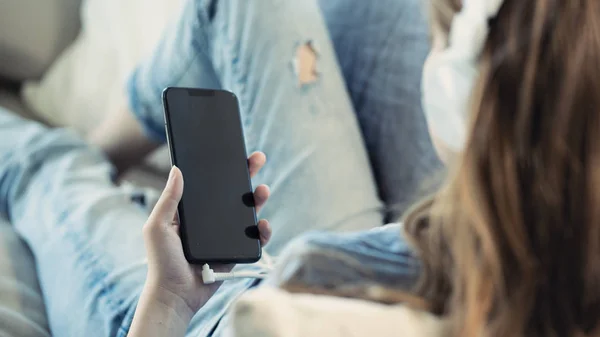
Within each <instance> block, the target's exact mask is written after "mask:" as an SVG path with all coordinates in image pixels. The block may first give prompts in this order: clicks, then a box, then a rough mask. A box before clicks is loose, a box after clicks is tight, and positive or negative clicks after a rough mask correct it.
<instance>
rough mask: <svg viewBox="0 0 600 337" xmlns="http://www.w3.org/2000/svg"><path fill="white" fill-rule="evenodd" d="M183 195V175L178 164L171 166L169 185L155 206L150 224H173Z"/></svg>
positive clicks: (149, 219)
mask: <svg viewBox="0 0 600 337" xmlns="http://www.w3.org/2000/svg"><path fill="white" fill-rule="evenodd" d="M182 195H183V175H182V174H181V171H180V170H179V168H177V166H173V167H172V168H171V172H170V173H169V179H168V180H167V185H166V186H165V189H164V190H163V192H162V194H161V195H160V198H159V199H158V202H157V203H156V205H155V206H154V209H153V210H152V213H151V214H150V217H149V218H148V223H149V224H150V225H159V226H160V225H164V224H167V223H168V224H171V222H172V221H173V218H174V217H175V214H177V205H179V201H180V200H181V196H182Z"/></svg>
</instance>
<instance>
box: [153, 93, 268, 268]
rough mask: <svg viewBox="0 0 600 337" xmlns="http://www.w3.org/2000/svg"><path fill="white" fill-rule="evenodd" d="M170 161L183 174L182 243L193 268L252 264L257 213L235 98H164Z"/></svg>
mask: <svg viewBox="0 0 600 337" xmlns="http://www.w3.org/2000/svg"><path fill="white" fill-rule="evenodd" d="M163 100H164V106H165V124H166V125H165V126H166V131H167V136H168V140H169V147H170V150H171V161H172V163H173V164H174V165H176V166H177V167H179V169H180V170H181V172H182V173H183V178H184V191H183V197H182V200H181V202H180V204H179V221H180V224H181V237H182V242H183V248H184V252H185V255H186V258H187V259H188V261H189V262H192V263H203V262H223V263H244V262H247V263H249V262H255V261H257V260H258V259H259V258H260V251H261V250H260V243H259V241H258V237H257V233H258V231H257V228H256V213H255V209H254V203H253V197H252V185H251V182H250V176H249V171H248V163H247V154H246V147H245V143H244V135H243V129H242V123H241V118H240V113H239V106H238V101H237V98H236V97H235V95H234V94H232V93H230V92H227V91H220V90H203V89H187V88H168V89H166V90H165V92H164V94H163Z"/></svg>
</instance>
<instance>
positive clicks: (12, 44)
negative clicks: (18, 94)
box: [0, 0, 81, 81]
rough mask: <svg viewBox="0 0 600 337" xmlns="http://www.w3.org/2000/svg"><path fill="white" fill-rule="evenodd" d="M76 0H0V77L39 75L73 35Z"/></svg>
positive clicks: (75, 18)
mask: <svg viewBox="0 0 600 337" xmlns="http://www.w3.org/2000/svg"><path fill="white" fill-rule="evenodd" d="M80 1H81V0H44V1H39V0H19V1H0V77H5V78H9V79H12V80H15V81H22V80H25V79H32V78H38V77H40V76H41V75H42V74H43V72H44V71H45V70H46V68H47V67H48V66H49V65H50V64H51V63H52V62H53V61H54V59H55V58H56V57H57V56H58V54H59V53H60V52H61V51H62V50H63V49H64V48H65V47H66V46H67V45H68V44H69V43H70V42H71V41H72V40H73V39H74V38H75V36H76V35H77V32H78V31H79V2H80Z"/></svg>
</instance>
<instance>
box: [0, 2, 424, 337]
mask: <svg viewBox="0 0 600 337" xmlns="http://www.w3.org/2000/svg"><path fill="white" fill-rule="evenodd" d="M307 41H311V42H312V43H313V44H314V46H315V48H316V51H317V55H318V69H319V73H318V80H317V81H316V82H315V83H311V84H306V85H300V84H299V82H298V78H297V74H296V73H295V71H294V70H295V69H294V55H295V51H296V49H297V47H298V46H299V45H301V44H302V43H305V42H307ZM166 86H191V87H205V88H207V87H208V88H224V89H229V90H231V91H234V92H235V93H236V94H237V95H238V97H239V98H240V103H241V110H242V117H243V120H244V128H245V135H246V143H247V147H248V150H249V151H254V150H263V151H265V153H266V154H267V157H268V158H269V164H268V165H267V167H266V168H265V169H264V170H263V171H262V172H261V174H260V175H259V176H258V177H256V179H254V181H253V184H255V185H257V184H260V183H267V184H269V185H270V186H271V189H272V198H271V200H270V202H269V204H268V205H267V206H266V207H265V208H264V209H263V210H262V213H261V214H260V216H261V217H264V218H268V219H269V220H270V221H271V223H272V226H273V229H274V235H273V240H272V243H271V244H270V245H269V246H268V247H267V251H266V254H265V256H269V254H270V255H272V256H279V255H282V254H283V255H287V256H291V255H293V254H294V253H293V251H296V252H298V250H299V249H301V247H305V248H307V249H313V248H311V247H316V248H314V249H317V250H319V251H324V250H330V251H335V252H338V253H339V255H338V256H343V257H344V258H343V259H346V258H345V257H347V259H350V260H357V261H360V264H361V265H364V266H369V268H373V269H372V271H371V272H369V273H367V274H368V275H372V276H373V281H376V282H377V281H378V280H380V281H381V282H383V283H385V284H388V283H389V284H396V285H398V286H403V284H405V283H406V284H408V283H410V282H411V281H410V280H412V278H413V275H414V273H415V269H414V267H415V266H414V263H413V262H411V257H410V254H409V253H408V249H407V248H406V247H405V246H404V245H403V244H402V241H401V240H400V239H399V234H398V229H397V228H394V227H384V229H381V230H374V231H367V232H364V233H362V234H339V236H338V235H336V234H327V235H325V234H313V235H310V236H309V237H306V238H302V235H303V234H305V233H307V232H311V231H315V230H318V231H320V232H323V231H327V232H352V231H364V230H369V229H371V228H375V227H379V226H381V225H382V224H383V223H384V220H383V215H382V212H381V209H382V203H381V201H380V200H379V198H378V190H377V188H376V184H375V179H374V177H373V173H372V171H371V166H370V162H369V158H368V155H367V151H366V148H365V144H364V142H363V139H362V136H361V132H360V128H359V125H358V122H357V118H356V113H355V111H354V109H353V105H352V102H351V99H350V97H349V95H348V92H347V90H346V87H345V85H344V80H343V76H342V73H341V70H340V67H339V66H338V63H337V60H336V55H335V52H334V50H333V45H332V42H331V40H330V38H329V35H328V33H327V29H326V26H325V22H324V20H323V17H322V15H321V11H320V9H319V7H318V4H317V2H316V1H314V0H305V1H286V0H256V1H242V0H219V1H216V0H213V1H203V0H190V1H187V2H186V5H185V8H184V9H183V11H182V12H181V14H180V18H179V20H178V21H177V23H175V24H174V25H173V26H172V27H171V28H170V29H169V30H168V31H167V32H166V33H165V36H164V37H163V40H162V42H161V43H160V44H159V46H157V49H156V51H155V53H154V54H153V56H152V57H151V58H150V59H148V60H146V61H145V62H144V63H143V64H142V65H141V66H140V67H139V68H138V70H137V71H136V72H135V74H134V75H133V76H132V78H131V81H130V86H129V92H130V95H131V96H130V102H131V106H132V107H133V110H134V111H135V113H136V115H137V116H139V117H140V119H141V120H142V121H143V122H144V124H145V125H146V127H147V130H148V133H149V134H150V135H151V136H152V137H154V138H156V139H164V133H163V117H162V107H161V104H160V94H161V92H162V89H163V88H164V87H166ZM198 174H202V172H201V171H199V172H198ZM112 175H113V168H112V166H111V165H110V164H109V163H108V162H107V160H106V158H105V157H104V156H103V154H102V153H100V151H98V150H96V149H92V148H90V147H89V146H88V145H86V144H85V143H84V142H83V141H82V140H80V139H79V138H78V137H77V136H76V135H75V134H73V133H71V132H69V131H65V130H48V129H46V128H45V127H43V126H41V125H39V124H36V123H33V122H29V121H25V120H22V119H20V118H17V117H15V116H13V115H11V114H9V113H7V112H6V111H0V213H2V214H4V215H6V216H7V217H8V218H9V220H10V221H11V223H12V224H13V226H14V228H15V230H16V231H17V232H18V233H19V234H20V235H21V236H22V237H23V238H24V239H25V240H26V242H27V243H28V244H29V245H30V247H31V248H32V252H33V254H34V256H35V258H36V262H37V266H38V274H39V280H40V285H41V289H42V291H43V293H44V298H45V301H46V307H47V312H48V320H49V324H50V328H51V331H52V333H53V335H54V336H81V335H84V336H85V335H94V336H124V335H126V333H127V330H128V328H129V325H130V323H131V319H132V317H133V313H134V311H135V306H136V303H137V298H138V296H139V294H140V291H141V288H142V286H143V283H144V279H145V276H146V265H145V263H144V258H145V256H144V254H145V252H144V249H143V241H142V235H141V227H142V225H143V223H144V222H145V220H146V218H147V216H148V210H147V209H145V208H144V207H141V206H140V205H139V204H137V203H136V202H135V201H134V199H136V198H133V196H137V195H139V194H138V193H134V191H132V190H131V189H130V188H126V187H117V186H116V185H115V184H114V183H113V181H112V180H111V177H112ZM373 233H375V234H373ZM294 238H299V239H297V240H299V241H296V243H295V244H292V245H290V246H289V247H288V248H286V246H288V243H289V242H290V241H291V240H293V239H294ZM287 249H289V250H290V252H289V253H286V251H287ZM300 255H302V254H300ZM286 260H287V259H286ZM288 261H289V260H288ZM264 263H266V262H264ZM264 263H259V264H257V265H243V266H238V267H236V268H239V269H255V270H260V269H263V268H265V265H264ZM283 267H285V266H282V268H283ZM282 270H283V271H285V272H287V271H288V270H289V269H285V268H284V269H282ZM367 274H365V275H367ZM275 275H280V274H278V273H275V274H274V277H275ZM313 275H315V277H314V278H307V279H304V281H305V282H307V283H311V282H327V280H328V279H329V276H332V277H334V279H336V277H337V279H339V278H342V279H344V280H348V281H352V280H353V277H352V269H351V268H345V269H343V270H341V269H340V273H337V269H335V268H331V269H330V270H329V272H328V273H325V274H318V275H317V274H316V273H313ZM360 275H362V274H361V273H358V274H357V277H359V276H360ZM272 282H277V281H276V280H275V279H274V280H273V281H272ZM256 283H257V282H256V281H254V280H235V281H229V282H226V283H225V284H224V285H223V286H222V287H221V288H220V290H219V291H218V292H217V294H216V295H215V296H214V297H213V298H212V299H211V300H210V301H209V302H208V303H207V305H206V306H205V307H204V308H202V309H201V310H200V312H199V313H198V314H197V315H196V316H195V317H194V319H193V321H192V324H191V326H190V329H189V334H188V335H189V336H207V335H218V334H219V333H220V331H221V330H220V327H219V325H218V322H220V320H221V319H222V318H223V317H224V315H225V313H226V311H227V309H228V307H229V306H230V305H231V302H232V301H233V300H234V299H235V298H236V297H237V296H238V295H240V294H242V293H243V292H244V291H245V290H247V289H248V288H249V287H252V286H254V285H256Z"/></svg>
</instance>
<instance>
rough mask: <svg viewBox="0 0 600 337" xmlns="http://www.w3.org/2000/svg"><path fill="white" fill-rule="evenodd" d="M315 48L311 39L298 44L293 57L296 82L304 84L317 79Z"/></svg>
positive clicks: (316, 54)
mask: <svg viewBox="0 0 600 337" xmlns="http://www.w3.org/2000/svg"><path fill="white" fill-rule="evenodd" d="M318 58H319V55H318V53H317V49H316V48H315V46H314V43H313V42H312V41H307V42H305V43H302V44H300V45H298V47H297V48H296V55H295V58H294V71H295V72H296V76H297V77H298V84H299V85H300V86H305V85H308V84H311V83H314V82H316V81H317V80H318V79H319V72H318V67H317V64H318V62H317V61H318Z"/></svg>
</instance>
